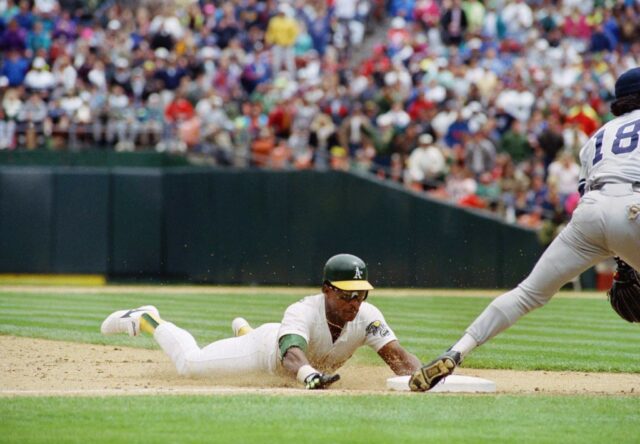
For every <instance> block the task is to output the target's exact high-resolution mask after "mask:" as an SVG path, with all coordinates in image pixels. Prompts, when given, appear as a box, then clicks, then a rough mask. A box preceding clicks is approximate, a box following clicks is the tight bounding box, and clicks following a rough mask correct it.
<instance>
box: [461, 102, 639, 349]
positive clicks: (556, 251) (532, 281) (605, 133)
mask: <svg viewBox="0 0 640 444" xmlns="http://www.w3.org/2000/svg"><path fill="white" fill-rule="evenodd" d="M580 162H581V171H580V182H581V184H582V185H583V186H585V187H586V190H587V192H586V193H585V194H584V195H583V197H582V199H580V204H579V205H578V207H577V208H576V210H575V212H574V213H573V216H572V218H571V221H570V222H569V224H568V225H567V227H566V228H565V229H564V230H563V231H562V232H561V233H560V234H559V235H558V237H557V238H556V239H555V240H554V241H553V242H552V243H551V245H549V247H548V248H547V250H546V251H545V252H544V254H543V255H542V256H541V257H540V259H539V260H538V263H537V264H536V266H535V267H534V269H533V271H532V272H531V274H530V275H529V276H528V277H527V278H526V279H525V280H524V281H523V282H521V283H520V285H518V287H516V288H515V289H513V290H511V291H509V292H507V293H505V294H503V295H501V296H499V297H498V298H496V299H495V300H494V301H493V302H492V303H491V304H490V305H489V306H488V307H487V308H486V309H485V310H484V311H483V312H482V313H481V314H480V316H479V317H478V318H477V319H476V320H475V321H474V322H473V323H472V324H471V325H470V326H469V328H468V329H467V331H466V332H467V334H468V335H470V336H471V337H473V339H475V341H476V342H477V344H478V345H480V344H482V343H484V342H486V341H487V340H489V339H490V338H492V337H493V336H495V335H497V334H498V333H500V332H501V331H503V330H504V329H506V328H507V327H509V326H511V325H513V324H514V323H515V322H516V321H517V320H518V319H519V318H520V317H521V316H522V315H524V314H526V313H528V312H529V311H531V310H533V309H535V308H538V307H540V306H542V305H544V304H546V303H547V302H548V301H549V299H551V297H552V296H553V295H554V294H555V293H556V292H557V291H558V290H559V289H560V288H561V287H562V286H563V285H564V284H566V283H567V282H569V281H570V280H571V279H573V278H574V277H575V276H577V275H579V274H580V273H582V272H583V271H585V270H587V269H588V268H589V267H591V266H593V265H594V264H596V263H598V262H600V261H602V260H604V259H605V258H608V257H611V256H619V257H620V258H622V259H623V260H624V261H625V262H627V263H628V264H629V265H631V266H632V267H633V268H635V269H640V110H635V111H633V112H630V113H627V114H624V115H622V116H619V117H617V118H616V119H614V120H612V121H610V122H608V123H607V124H606V125H604V126H603V127H602V128H601V129H600V130H599V131H598V132H596V133H595V134H594V135H593V136H592V137H591V139H590V140H589V141H588V142H587V143H586V144H585V146H584V147H583V148H582V150H581V151H580ZM454 349H455V346H454Z"/></svg>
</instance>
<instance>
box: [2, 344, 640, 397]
mask: <svg viewBox="0 0 640 444" xmlns="http://www.w3.org/2000/svg"><path fill="white" fill-rule="evenodd" d="M339 373H340V375H341V376H342V379H341V380H340V381H339V382H338V383H336V384H335V385H334V386H333V387H332V389H331V390H325V391H322V392H311V391H306V390H303V389H302V388H300V386H299V385H298V384H297V383H296V382H295V381H292V380H290V379H285V378H280V377H277V376H268V375H267V376H265V375H252V376H240V377H238V376H235V377H224V378H184V377H180V376H178V375H177V373H176V372H175V369H174V368H173V365H172V364H171V362H170V361H169V359H168V358H167V357H166V356H165V355H164V353H163V352H162V351H161V350H146V349H137V348H129V347H120V346H112V345H110V346H107V345H94V344H82V343H72V342H62V341H51V340H44V339H32V338H21V337H14V336H0V396H20V395H30V396H33V395H69V396H81V395H100V396H101V395H134V394H135V395H137V394H240V393H260V394H279V395H282V394H288V395H312V396H317V395H319V394H325V395H359V394H382V393H389V394H397V395H401V396H420V395H419V394H414V393H408V392H390V391H388V390H387V388H386V385H385V383H386V379H387V378H388V377H390V376H393V374H392V373H391V371H390V370H389V369H388V368H386V367H384V366H359V365H349V364H347V365H346V366H345V367H343V368H342V369H340V371H339ZM457 373H458V374H463V375H470V376H479V377H482V378H486V379H490V380H493V381H495V382H496V384H497V389H498V393H503V394H536V393H537V394H554V395H575V394H584V395H634V396H640V374H628V373H584V372H550V371H512V370H479V369H468V368H461V369H459V371H458V372H457ZM428 395H429V396H442V394H440V395H438V394H428Z"/></svg>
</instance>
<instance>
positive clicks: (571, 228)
mask: <svg viewBox="0 0 640 444" xmlns="http://www.w3.org/2000/svg"><path fill="white" fill-rule="evenodd" d="M577 219H578V220H580V219H579V218H577ZM589 219H591V218H589ZM586 222H587V223H586V224H581V223H580V222H578V223H574V222H573V221H572V222H571V223H569V225H568V226H567V227H566V228H565V229H564V230H563V231H562V232H561V233H560V235H559V236H558V237H557V238H556V239H555V240H554V241H553V242H552V243H551V245H549V247H548V248H547V250H546V251H545V252H544V254H543V255H542V256H541V257H540V259H539V260H538V262H537V263H536V265H535V267H534V268H533V271H532V272H531V274H530V275H529V276H528V277H527V278H526V279H525V280H524V281H523V282H522V283H521V284H520V285H518V287H516V288H515V289H513V290H511V291H509V292H507V293H504V294H503V295H501V296H499V297H498V298H496V299H495V300H494V301H493V302H491V304H489V306H488V307H487V308H486V309H485V310H484V311H483V312H482V313H481V314H480V316H478V318H477V319H476V320H475V321H474V322H473V323H472V324H471V325H470V326H469V328H468V329H467V331H466V334H465V335H464V336H463V337H462V339H461V340H460V341H458V342H457V343H456V344H454V346H453V347H452V348H451V351H449V352H447V353H445V354H443V355H441V356H439V357H438V358H436V359H435V360H433V361H431V362H429V363H428V364H425V365H424V366H422V367H421V368H420V369H419V370H417V371H416V372H414V373H413V375H412V376H411V379H410V380H409V386H410V388H411V389H412V390H414V391H426V390H430V389H431V388H432V387H433V386H434V385H436V384H437V383H438V382H439V381H440V380H442V378H445V377H447V376H449V375H450V374H452V373H453V371H454V370H455V368H456V366H457V365H459V364H460V362H461V360H462V359H463V358H464V356H465V355H466V354H467V353H469V352H470V351H471V350H473V349H474V348H475V347H477V346H478V345H481V344H483V343H485V342H486V341H488V340H489V339H491V338H492V337H494V336H495V335H497V334H498V333H500V332H501V331H503V330H505V329H506V328H508V327H509V326H511V325H513V324H514V323H515V322H516V321H517V320H518V319H520V317H522V316H523V315H525V314H526V313H528V312H530V311H531V310H533V309H535V308H538V307H541V306H542V305H544V304H546V303H547V302H548V301H549V299H551V297H552V296H553V295H554V294H556V293H557V292H558V290H559V289H560V288H561V287H562V286H563V285H564V284H566V283H567V282H569V281H570V280H571V279H572V278H573V277H575V276H577V275H579V274H580V273H582V272H583V271H585V270H586V269H588V268H589V267H591V266H592V265H594V264H596V263H597V262H599V261H601V260H603V259H605V258H607V257H610V256H611V253H610V252H609V251H608V250H607V249H606V248H604V247H603V246H601V245H604V240H603V239H599V238H598V236H599V235H600V233H601V231H598V229H597V226H596V227H593V226H594V225H597V224H593V223H592V222H593V221H592V220H587V221H586ZM584 225H588V226H589V225H591V226H590V227H589V228H587V229H584ZM585 232H586V233H588V234H587V235H585ZM589 234H592V236H589Z"/></svg>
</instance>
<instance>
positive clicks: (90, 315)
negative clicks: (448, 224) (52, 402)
mask: <svg viewBox="0 0 640 444" xmlns="http://www.w3.org/2000/svg"><path fill="white" fill-rule="evenodd" d="M177 291H179V288H178V289H177ZM304 295H305V293H300V294H299V295H292V294H268V295H256V294H255V289H254V290H252V291H249V290H247V293H246V294H210V293H206V292H203V293H195V294H192V293H189V294H179V293H177V294H158V293H135V292H131V291H130V290H128V291H124V290H123V292H122V293H118V294H112V293H106V292H105V293H68V294H58V293H55V292H51V293H41V294H34V293H26V292H25V293H18V292H9V291H3V290H0V334H10V335H19V336H33V337H41V338H49V339H59V340H68V341H77V342H90V343H98V344H115V345H128V346H133V347H145V348H157V345H156V344H155V342H154V341H153V339H151V338H150V337H143V338H135V339H131V338H129V337H127V336H117V337H108V338H106V337H103V336H101V335H100V332H99V326H100V323H101V322H102V320H103V319H104V317H105V316H106V315H107V314H109V313H110V312H111V311H113V310H116V309H121V308H130V307H137V306H139V305H143V304H154V305H156V306H157V307H158V308H159V309H160V313H161V315H162V316H163V317H164V318H166V319H168V320H171V321H173V322H175V323H176V324H178V325H180V326H182V327H184V328H186V329H187V330H189V331H191V332H192V333H193V335H194V336H195V338H196V339H197V340H198V342H199V343H200V344H201V345H205V344H207V343H209V342H212V341H214V340H216V339H221V338H224V337H228V336H229V335H230V333H231V330H230V322H231V320H232V319H233V318H234V317H235V316H244V317H246V318H247V319H248V320H249V321H250V322H251V323H252V324H253V325H254V326H255V325H259V324H261V323H264V322H277V321H279V320H280V318H281V316H282V313H283V312H284V309H285V308H286V307H287V306H288V305H289V304H291V303H292V302H294V301H296V300H297V299H299V298H300V297H301V296H304ZM490 300H491V299H490V298H487V297H442V296H438V297H433V296H431V297H427V296H405V297H403V296H399V297H389V296H380V295H378V296H376V294H375V292H374V293H373V294H372V296H371V298H370V301H371V302H372V303H373V304H375V305H377V306H378V307H379V308H380V309H381V310H382V312H383V313H384V314H385V317H386V319H387V321H388V323H389V324H390V325H391V327H392V328H393V329H394V331H395V333H396V335H397V336H398V337H399V338H400V341H401V343H402V344H403V345H404V346H405V347H406V348H407V349H409V350H410V351H412V352H414V353H415V354H416V355H417V356H418V357H419V358H420V359H422V360H423V361H424V360H428V359H430V358H432V357H433V356H435V355H438V354H439V353H441V352H442V351H443V350H445V349H446V348H448V347H449V346H450V345H451V344H452V343H453V342H455V341H456V340H457V338H459V337H460V336H461V334H462V333H463V331H464V329H465V328H466V327H467V326H468V325H469V323H470V322H471V321H473V319H474V318H475V317H476V316H477V315H478V314H479V313H480V312H481V311H482V310H483V309H484V308H485V307H486V305H487V304H488V303H489V302H490ZM639 340H640V328H638V325H634V324H629V323H627V322H624V321H622V320H621V319H620V318H618V317H617V315H616V314H615V313H614V312H613V310H611V308H610V307H609V304H608V302H607V301H606V300H605V299H604V298H602V299H569V298H557V299H554V300H552V301H551V302H550V303H549V304H548V305H547V306H545V307H543V308H542V309H539V310H536V311H534V312H533V313H530V314H529V315H527V316H525V317H523V318H522V319H521V320H520V321H519V322H518V323H516V325H514V326H513V327H512V328H510V329H509V330H507V331H506V332H504V333H502V334H501V335H499V336H497V337H496V338H494V339H493V340H491V341H490V342H488V343H487V344H485V345H483V346H482V347H480V348H478V349H477V350H476V351H475V352H474V353H472V354H471V355H470V356H469V357H468V358H467V360H466V361H465V362H464V366H465V367H469V368H510V369H519V370H574V371H611V372H637V373H640V360H639V359H638V358H637V357H638V354H637V351H638V343H639ZM354 359H355V360H356V362H364V363H373V364H380V365H382V362H381V361H380V359H379V358H378V357H377V356H376V354H375V353H373V352H371V351H368V350H362V351H359V352H358V353H357V354H356V356H355V358H354Z"/></svg>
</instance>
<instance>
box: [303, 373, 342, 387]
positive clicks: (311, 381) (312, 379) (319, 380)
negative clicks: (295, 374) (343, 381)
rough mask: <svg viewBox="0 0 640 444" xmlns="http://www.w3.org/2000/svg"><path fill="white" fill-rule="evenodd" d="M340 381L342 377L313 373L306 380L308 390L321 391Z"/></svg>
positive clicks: (305, 384)
mask: <svg viewBox="0 0 640 444" xmlns="http://www.w3.org/2000/svg"><path fill="white" fill-rule="evenodd" d="M339 379H340V375H338V374H335V375H325V374H324V373H312V374H310V375H309V376H307V378H306V379H305V380H304V386H305V388H306V389H307V390H320V389H324V388H327V387H329V386H330V385H331V384H333V383H334V382H336V381H338V380H339Z"/></svg>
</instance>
